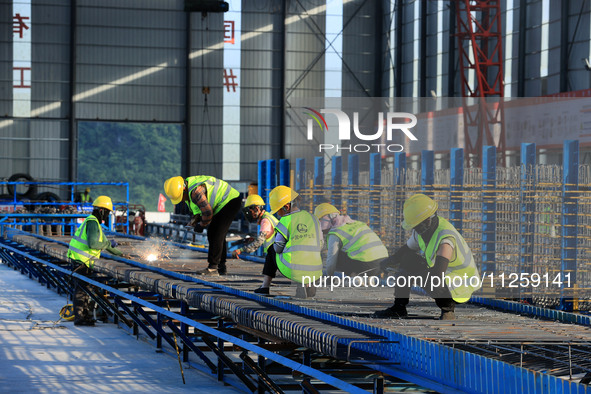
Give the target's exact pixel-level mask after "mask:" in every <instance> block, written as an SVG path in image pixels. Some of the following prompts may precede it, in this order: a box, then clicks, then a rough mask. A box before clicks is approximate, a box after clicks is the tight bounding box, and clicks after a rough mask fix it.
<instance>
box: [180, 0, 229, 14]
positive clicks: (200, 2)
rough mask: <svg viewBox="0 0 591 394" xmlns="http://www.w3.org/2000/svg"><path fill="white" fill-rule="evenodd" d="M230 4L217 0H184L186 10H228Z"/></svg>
mask: <svg viewBox="0 0 591 394" xmlns="http://www.w3.org/2000/svg"><path fill="white" fill-rule="evenodd" d="M229 9H230V6H229V5H228V3H227V2H225V1H219V0H185V11H186V12H228V10H229Z"/></svg>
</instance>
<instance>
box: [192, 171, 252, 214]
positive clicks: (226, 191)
mask: <svg viewBox="0 0 591 394" xmlns="http://www.w3.org/2000/svg"><path fill="white" fill-rule="evenodd" d="M186 181H187V185H188V187H189V196H190V195H191V192H192V191H193V190H195V188H196V187H198V186H199V185H204V186H205V189H206V190H207V202H208V203H209V205H211V209H212V210H213V214H214V215H215V214H216V213H218V212H219V211H220V210H221V209H222V208H223V207H224V206H225V205H226V204H227V203H228V202H229V201H230V200H232V199H233V198H236V197H238V196H239V195H240V193H238V190H236V189H234V188H233V187H232V186H230V185H229V184H228V182H226V181H222V180H221V179H217V178H214V177H212V176H206V175H197V176H190V177H188V178H187V179H186ZM187 205H188V206H189V209H190V210H191V212H193V214H194V215H201V209H199V207H198V206H197V204H194V203H193V201H192V200H191V198H189V201H187Z"/></svg>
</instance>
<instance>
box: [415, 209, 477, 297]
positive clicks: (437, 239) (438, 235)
mask: <svg viewBox="0 0 591 394" xmlns="http://www.w3.org/2000/svg"><path fill="white" fill-rule="evenodd" d="M444 238H448V239H451V240H452V242H453V244H454V256H453V257H452V260H450V262H449V265H448V266H447V271H445V276H446V277H448V278H449V279H446V284H447V287H448V289H449V291H450V293H451V296H452V298H453V299H454V300H455V301H456V302H459V303H463V302H467V301H468V300H469V299H470V297H471V296H472V293H473V292H475V291H476V290H478V289H480V287H481V283H480V277H479V275H478V268H477V267H476V263H475V262H474V256H473V255H472V251H471V250H470V247H469V246H468V244H467V243H466V241H465V240H464V238H463V237H462V236H461V235H460V233H458V230H456V228H455V227H454V226H453V225H452V224H451V223H450V222H448V221H447V220H446V219H444V218H442V217H440V218H439V227H437V230H435V232H434V233H433V235H432V236H431V240H430V241H429V244H428V245H425V241H424V240H423V238H422V237H421V236H420V235H418V236H417V239H418V241H419V247H420V248H421V250H422V251H423V252H425V259H426V260H427V264H428V265H429V267H433V266H434V265H435V257H436V256H437V249H439V245H440V244H441V241H442V240H443V239H444ZM458 277H459V278H461V280H460V279H455V280H454V278H458ZM471 278H473V279H472V280H470V279H471Z"/></svg>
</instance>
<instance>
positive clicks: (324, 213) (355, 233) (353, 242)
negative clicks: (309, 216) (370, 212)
mask: <svg viewBox="0 0 591 394" xmlns="http://www.w3.org/2000/svg"><path fill="white" fill-rule="evenodd" d="M314 216H316V217H317V218H318V220H319V221H320V227H321V229H322V232H323V233H324V234H327V235H326V237H327V248H328V253H327V256H326V264H325V265H324V271H325V273H326V275H329V276H332V275H333V274H334V272H335V271H336V270H339V271H340V272H342V273H343V274H345V275H347V276H353V275H355V274H361V273H365V272H368V273H369V274H370V275H376V276H377V275H378V274H379V273H380V263H381V262H382V261H383V260H384V259H386V258H387V257H388V250H387V249H386V247H385V246H384V244H383V243H382V241H381V240H380V238H379V237H378V235H377V234H376V233H375V232H373V231H372V229H370V228H369V227H368V226H367V224H365V223H363V222H360V221H357V220H353V219H351V218H350V217H349V216H348V215H341V213H340V212H339V210H338V209H337V208H336V207H335V206H333V205H331V204H328V203H322V204H320V205H318V206H317V207H316V209H315V210H314Z"/></svg>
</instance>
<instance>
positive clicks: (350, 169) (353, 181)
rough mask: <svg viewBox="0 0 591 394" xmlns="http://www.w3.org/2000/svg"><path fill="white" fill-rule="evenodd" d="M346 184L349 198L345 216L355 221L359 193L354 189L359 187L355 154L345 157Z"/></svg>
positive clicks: (356, 156) (357, 161)
mask: <svg viewBox="0 0 591 394" xmlns="http://www.w3.org/2000/svg"><path fill="white" fill-rule="evenodd" d="M347 182H348V185H349V198H348V199H347V215H349V216H351V218H352V219H353V220H356V219H357V217H358V216H357V213H358V212H359V209H358V208H357V207H358V206H359V204H357V201H358V198H357V196H358V195H359V192H358V191H357V190H356V189H355V187H356V185H359V156H358V155H357V154H355V153H353V154H350V155H349V156H347Z"/></svg>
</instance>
